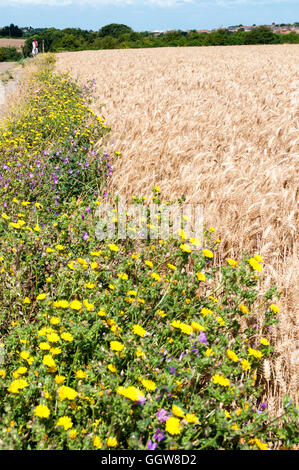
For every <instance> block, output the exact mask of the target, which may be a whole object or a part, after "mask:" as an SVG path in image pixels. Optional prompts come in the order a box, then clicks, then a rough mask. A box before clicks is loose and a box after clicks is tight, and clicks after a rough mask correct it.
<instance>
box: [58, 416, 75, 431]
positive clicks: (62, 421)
mask: <svg viewBox="0 0 299 470" xmlns="http://www.w3.org/2000/svg"><path fill="white" fill-rule="evenodd" d="M56 426H63V428H64V430H65V431H67V430H68V429H70V428H72V427H73V422H72V420H71V418H69V417H68V416H62V417H61V418H59V420H58V421H57V423H56Z"/></svg>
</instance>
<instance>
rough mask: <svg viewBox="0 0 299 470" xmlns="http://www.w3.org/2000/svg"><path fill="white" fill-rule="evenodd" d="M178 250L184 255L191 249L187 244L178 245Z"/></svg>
mask: <svg viewBox="0 0 299 470" xmlns="http://www.w3.org/2000/svg"><path fill="white" fill-rule="evenodd" d="M180 249H181V250H182V251H183V252H184V253H191V251H192V250H191V248H190V245H188V243H182V244H181V245H180Z"/></svg>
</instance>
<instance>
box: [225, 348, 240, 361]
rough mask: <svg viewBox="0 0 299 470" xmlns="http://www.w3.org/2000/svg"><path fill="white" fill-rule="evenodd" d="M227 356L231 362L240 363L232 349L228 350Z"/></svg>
mask: <svg viewBox="0 0 299 470" xmlns="http://www.w3.org/2000/svg"><path fill="white" fill-rule="evenodd" d="M226 354H227V356H228V357H229V359H230V360H231V361H233V362H238V360H239V358H238V356H237V355H236V353H235V352H234V351H232V350H231V349H227V351H226Z"/></svg>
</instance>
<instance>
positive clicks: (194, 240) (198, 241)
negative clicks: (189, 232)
mask: <svg viewBox="0 0 299 470" xmlns="http://www.w3.org/2000/svg"><path fill="white" fill-rule="evenodd" d="M190 242H191V243H192V245H194V246H196V247H198V246H200V245H201V243H200V240H199V239H198V238H190Z"/></svg>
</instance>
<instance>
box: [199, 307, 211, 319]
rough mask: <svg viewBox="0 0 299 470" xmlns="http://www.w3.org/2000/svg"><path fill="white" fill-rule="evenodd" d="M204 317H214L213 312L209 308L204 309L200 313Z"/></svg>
mask: <svg viewBox="0 0 299 470" xmlns="http://www.w3.org/2000/svg"><path fill="white" fill-rule="evenodd" d="M200 313H201V314H202V316H203V317H206V316H207V315H212V314H213V312H212V310H210V309H209V308H206V307H203V308H202V309H201V311H200Z"/></svg>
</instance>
